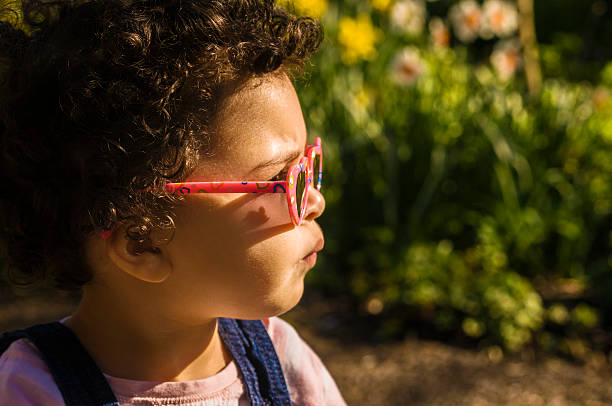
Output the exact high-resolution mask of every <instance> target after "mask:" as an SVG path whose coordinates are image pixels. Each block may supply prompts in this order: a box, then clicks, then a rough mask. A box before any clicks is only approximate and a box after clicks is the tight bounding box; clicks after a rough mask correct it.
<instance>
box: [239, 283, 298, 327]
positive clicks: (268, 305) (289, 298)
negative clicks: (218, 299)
mask: <svg viewBox="0 0 612 406" xmlns="http://www.w3.org/2000/svg"><path fill="white" fill-rule="evenodd" d="M303 293H304V284H303V283H300V284H299V286H295V288H294V289H293V290H291V291H289V290H284V291H282V292H279V294H278V295H276V296H274V297H268V298H266V299H265V300H262V302H261V304H260V305H259V306H253V308H252V309H248V310H247V311H246V312H242V314H241V315H240V316H239V317H235V318H237V319H245V320H259V319H265V318H269V317H275V316H280V315H281V314H283V313H286V312H288V311H289V310H291V309H293V308H294V307H295V306H296V305H297V304H298V303H299V301H300V299H301V298H302V294H303Z"/></svg>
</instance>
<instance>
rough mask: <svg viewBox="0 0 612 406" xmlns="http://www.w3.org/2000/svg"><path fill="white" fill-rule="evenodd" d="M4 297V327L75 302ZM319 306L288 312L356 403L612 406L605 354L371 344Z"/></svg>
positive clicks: (60, 311)
mask: <svg viewBox="0 0 612 406" xmlns="http://www.w3.org/2000/svg"><path fill="white" fill-rule="evenodd" d="M0 303H1V304H0V331H5V330H9V329H15V328H20V327H25V326H28V325H31V324H33V323H37V322H43V321H51V320H57V319H58V318H61V317H62V316H65V315H67V314H69V313H70V312H71V310H72V309H73V308H74V303H75V300H74V298H71V297H68V296H65V297H57V296H44V295H43V297H38V298H26V297H18V296H15V295H14V294H12V293H7V292H2V296H1V299H0ZM320 309H321V307H320V306H319V307H317V305H316V304H313V303H312V301H310V302H308V301H307V302H305V303H302V304H300V305H299V306H298V307H297V308H296V309H294V310H292V311H291V312H289V313H288V314H286V315H285V316H283V317H284V318H285V319H287V320H289V321H290V322H291V323H292V324H294V325H295V326H296V328H297V330H298V331H299V332H300V334H301V335H302V337H303V338H304V339H305V340H306V341H307V342H308V343H309V344H310V345H311V346H312V347H313V348H314V350H315V351H316V352H317V353H318V354H319V356H320V357H321V358H322V359H323V361H324V362H325V364H326V365H327V367H328V369H329V370H330V372H331V374H332V375H333V376H334V378H335V380H336V383H337V384H338V386H339V388H340V390H341V392H342V394H343V395H344V397H345V399H346V401H347V403H348V404H349V405H368V406H377V405H385V406H395V405H398V406H399V405H402V406H404V405H415V406H417V405H418V406H421V405H423V406H424V405H428V406H438V405H440V406H442V405H444V406H460V405H461V406H463V405H465V406H467V405H469V406H487V405H525V406H531V405H533V406H540V405H541V406H544V405H547V406H574V405H576V406H603V405H612V384H611V383H612V367H610V365H609V363H608V362H607V360H606V359H605V358H604V359H602V360H600V361H599V362H592V363H589V364H587V365H579V364H576V363H573V362H570V361H568V360H564V359H560V358H555V357H550V356H546V355H537V356H535V357H532V358H531V359H529V360H525V359H520V358H519V357H505V358H503V357H502V356H501V354H497V353H491V352H488V353H487V352H483V351H479V350H477V349H469V348H468V349H466V348H458V347H456V346H451V345H448V344H445V343H443V342H439V341H434V340H423V339H419V338H417V337H416V336H413V337H409V338H406V339H404V340H402V341H397V342H379V343H376V344H372V343H368V342H365V341H364V340H362V339H358V338H355V337H353V335H352V334H350V331H351V330H350V328H347V326H342V329H341V331H342V333H341V334H337V332H336V333H330V331H331V330H333V329H334V328H335V327H332V328H330V326H329V324H330V323H329V320H328V319H326V317H325V315H324V314H321V310H320ZM326 320H327V321H326ZM326 324H327V325H326ZM339 331H340V330H339Z"/></svg>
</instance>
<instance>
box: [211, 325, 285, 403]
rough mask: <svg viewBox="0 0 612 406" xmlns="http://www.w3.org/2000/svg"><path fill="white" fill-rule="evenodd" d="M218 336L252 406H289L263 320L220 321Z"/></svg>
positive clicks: (281, 376)
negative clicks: (235, 367)
mask: <svg viewBox="0 0 612 406" xmlns="http://www.w3.org/2000/svg"><path fill="white" fill-rule="evenodd" d="M218 321H219V334H220V335H221V338H222V339H223V342H224V343H225V345H226V346H227V348H228V349H229V350H230V352H231V353H232V356H233V357H234V360H235V361H236V363H237V364H238V367H239V369H240V372H241V373H242V376H243V377H244V380H245V384H246V387H247V393H248V395H249V399H250V401H251V405H252V406H290V405H291V399H290V398H289V390H288V389H287V383H286V382H285V376H284V375H283V370H282V368H281V365H280V361H279V360H278V356H277V354H276V351H275V350H274V345H273V344H272V340H271V339H270V336H269V335H268V331H267V330H266V327H265V325H264V324H263V322H262V321H261V320H235V319H225V318H219V319H218Z"/></svg>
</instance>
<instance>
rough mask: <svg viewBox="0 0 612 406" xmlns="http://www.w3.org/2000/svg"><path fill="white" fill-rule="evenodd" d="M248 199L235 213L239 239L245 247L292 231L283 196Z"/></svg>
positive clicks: (273, 194)
mask: <svg viewBox="0 0 612 406" xmlns="http://www.w3.org/2000/svg"><path fill="white" fill-rule="evenodd" d="M249 197H250V198H249V199H248V202H245V204H244V205H242V206H241V207H240V208H239V209H238V210H237V211H236V213H235V214H236V217H235V219H236V220H237V226H238V228H239V229H240V230H241V232H240V234H241V236H240V239H241V240H242V241H244V243H245V245H246V246H247V247H250V246H253V245H255V244H257V243H260V242H262V241H264V240H267V239H269V238H272V237H274V236H276V235H278V234H281V233H285V232H287V231H291V230H293V228H294V226H293V223H292V221H291V217H290V215H289V209H288V208H287V197H286V195H285V194H281V193H270V194H261V195H252V197H251V196H249Z"/></svg>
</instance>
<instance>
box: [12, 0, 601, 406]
mask: <svg viewBox="0 0 612 406" xmlns="http://www.w3.org/2000/svg"><path fill="white" fill-rule="evenodd" d="M280 3H281V4H282V5H283V6H284V7H286V8H288V9H290V10H292V11H294V12H296V13H298V14H301V15H304V16H312V17H315V18H319V19H321V21H322V24H323V28H324V31H325V40H324V42H323V44H322V47H321V50H320V52H319V53H318V54H317V56H316V57H315V58H314V59H313V60H312V64H311V65H310V66H308V67H307V69H306V75H305V77H303V78H300V79H297V81H296V88H297V91H298V94H299V96H300V100H301V103H302V108H303V111H304V116H305V120H306V124H307V127H308V130H309V133H310V137H311V139H313V138H314V137H315V136H320V137H322V139H323V147H324V150H325V158H324V162H323V164H324V179H323V193H324V195H325V198H326V201H327V209H326V212H325V214H324V216H323V217H321V219H320V223H321V225H322V227H323V229H324V231H325V235H326V247H325V251H324V252H323V254H322V255H320V257H319V263H318V265H317V267H316V268H315V269H314V270H313V271H312V272H311V273H310V274H309V275H308V277H307V283H308V285H309V286H308V287H307V289H306V291H307V294H306V297H305V299H304V301H303V303H302V304H301V305H300V306H298V308H296V310H294V311H292V312H290V313H289V314H288V315H286V317H287V318H289V319H292V320H293V321H294V323H296V324H297V325H298V326H301V327H302V328H301V329H300V332H302V333H303V334H304V335H305V336H306V338H307V339H308V340H309V342H311V343H312V344H313V346H314V347H315V349H317V351H318V352H319V353H320V354H321V355H322V357H323V358H324V360H325V361H326V362H327V363H328V365H329V366H330V370H331V371H332V373H333V374H334V375H335V376H336V379H337V380H338V383H339V385H340V387H341V389H342V390H343V392H344V393H345V396H346V397H347V400H349V401H350V404H368V405H377V404H381V405H382V404H385V405H394V404H398V405H400V404H401V405H404V404H423V405H425V404H427V405H437V404H440V405H442V404H444V405H449V404H462V405H463V404H465V405H468V404H469V405H477V404H483V405H484V404H496V405H501V404H521V405H527V404H534V405H540V404H551V405H552V404H555V405H570V404H571V405H574V404H576V405H583V404H584V405H586V404H589V405H590V404H592V405H600V404H601V405H603V404H609V403H608V402H612V391H611V390H608V389H606V388H607V387H608V386H610V385H608V384H606V382H609V378H610V377H612V374H610V371H612V368H610V365H611V364H612V98H611V97H612V93H611V92H612V10H611V9H612V3H611V2H610V1H604V0H537V1H535V0H517V1H511V0H508V1H499V0H482V1H474V0H433V1H432V0H430V1H425V0H347V1H337V0H295V1H291V0H281V1H280ZM0 285H1V286H0V287H1V288H2V292H3V293H2V295H3V299H4V300H3V305H2V309H1V310H2V311H0V327H2V330H4V329H6V328H15V327H18V326H22V325H27V324H29V323H31V322H33V321H39V320H42V319H52V318H55V317H59V315H61V314H63V313H65V312H66V311H69V309H70V308H71V306H73V304H74V298H71V297H68V296H66V297H63V299H58V298H57V297H54V298H53V299H52V302H50V301H49V299H48V298H47V299H46V298H45V297H42V299H41V298H40V297H39V298H37V299H32V298H27V299H26V298H24V297H27V295H24V293H23V292H21V293H19V292H17V293H18V294H17V295H16V294H15V292H12V291H10V290H9V289H8V287H6V284H0ZM18 297H22V299H18ZM19 300H21V302H19ZM333 337H335V339H334V338H333ZM347 337H350V339H347ZM328 338H330V339H331V340H332V341H327V339H328ZM432 340H433V341H432ZM355 357H357V358H355ZM543 357H544V358H546V359H547V360H549V361H550V360H553V361H551V362H553V364H550V363H546V365H547V366H546V367H545V368H544V369H529V368H532V367H526V366H525V365H527V364H523V363H524V362H527V363H529V365H533V362H534V361H537V360H542V359H543ZM400 362H401V364H400ZM547 362H548V361H547ZM347 365H348V366H352V367H351V368H348V367H347ZM550 365H553V366H552V367H550ZM550 368H552V369H550ZM517 371H518V372H517ZM521 371H522V372H521ZM551 371H553V372H551ZM555 371H557V372H555ZM513 380H514V381H513ZM508 382H515V383H516V384H517V385H518V386H516V385H515V386H512V385H514V383H512V385H510V384H508ZM487 385H489V386H487ZM534 385H535V386H534ZM528 387H529V388H530V389H525V388H528ZM483 388H484V389H483ZM487 388H489V389H487ZM479 391H480V392H479ZM483 391H484V392H483ZM487 391H489V392H487ZM547 391H548V392H547ZM444 392H446V394H444ZM440 393H441V394H440ZM404 396H405V398H404ZM419 396H420V397H419ZM512 396H514V397H512ZM517 396H518V397H517ZM559 396H561V397H559ZM572 396H575V399H574V398H572ZM589 396H590V397H589ZM572 399H574V400H572Z"/></svg>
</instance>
